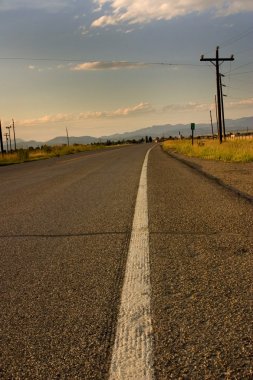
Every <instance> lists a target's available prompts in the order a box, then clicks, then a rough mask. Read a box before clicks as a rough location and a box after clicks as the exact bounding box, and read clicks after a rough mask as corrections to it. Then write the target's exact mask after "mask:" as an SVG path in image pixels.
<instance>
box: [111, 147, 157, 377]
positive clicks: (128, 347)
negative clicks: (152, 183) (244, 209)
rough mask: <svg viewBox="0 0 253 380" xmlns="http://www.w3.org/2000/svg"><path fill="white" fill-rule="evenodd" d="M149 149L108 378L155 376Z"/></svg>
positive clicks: (141, 183) (137, 206) (134, 221)
mask: <svg viewBox="0 0 253 380" xmlns="http://www.w3.org/2000/svg"><path fill="white" fill-rule="evenodd" d="M150 150H151V149H150ZM150 150H149V151H148V152H147V154H146V157H145V160H144V163H143V167H142V172H141V177H140V183H139V189H138V194H137V199H136V205H135V212H134V220H133V227H132V234H131V239H130V245H129V252H128V259H127V264H126V273H125V278H124V284H123V289H122V295H121V305H120V311H119V317H118V324H117V330H116V337H115V343H114V347H113V353H112V361H111V368H110V377H109V380H130V379H134V380H151V379H153V377H154V376H153V333H152V325H151V314H150V298H151V286H150V264H149V230H148V199H147V166H148V156H149V152H150Z"/></svg>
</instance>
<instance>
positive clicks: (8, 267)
mask: <svg viewBox="0 0 253 380" xmlns="http://www.w3.org/2000/svg"><path fill="white" fill-rule="evenodd" d="M147 149H148V147H147V146H141V147H127V148H122V149H118V150H115V151H107V152H99V153H96V154H83V155H82V154H79V155H76V156H68V157H63V158H59V159H54V160H48V161H43V162H42V161H41V162H34V163H28V164H24V165H15V166H12V167H4V168H0V176H1V189H0V198H1V200H2V202H1V203H2V212H1V216H0V245H1V246H0V247H1V248H0V259H1V260H0V261H1V265H0V274H1V323H0V326H1V337H2V339H1V358H0V362H1V373H0V378H3V379H57V378H60V379H104V378H107V374H108V372H109V366H110V358H111V346H112V344H113V341H114V335H115V326H116V321H117V313H118V305H119V299H120V295H121V288H122V281H123V277H124V271H125V262H126V255H127V251H128V245H129V236H130V231H131V227H132V219H133V213H134V207H135V200H136V193H137V189H138V184H139V177H140V172H141V167H142V163H143V159H144V157H145V153H146V151H147Z"/></svg>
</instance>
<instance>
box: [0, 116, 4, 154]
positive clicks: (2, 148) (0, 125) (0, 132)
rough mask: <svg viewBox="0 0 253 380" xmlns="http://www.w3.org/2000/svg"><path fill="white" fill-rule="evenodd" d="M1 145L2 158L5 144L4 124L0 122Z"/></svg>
mask: <svg viewBox="0 0 253 380" xmlns="http://www.w3.org/2000/svg"><path fill="white" fill-rule="evenodd" d="M0 145H1V152H2V156H3V155H4V144H3V135H2V123H1V120H0Z"/></svg>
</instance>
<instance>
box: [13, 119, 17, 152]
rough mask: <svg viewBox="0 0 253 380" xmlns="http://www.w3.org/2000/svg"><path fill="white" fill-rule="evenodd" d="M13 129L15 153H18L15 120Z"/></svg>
mask: <svg viewBox="0 0 253 380" xmlns="http://www.w3.org/2000/svg"><path fill="white" fill-rule="evenodd" d="M12 129H13V136H14V145H15V152H16V150H17V144H16V133H15V124H14V119H12Z"/></svg>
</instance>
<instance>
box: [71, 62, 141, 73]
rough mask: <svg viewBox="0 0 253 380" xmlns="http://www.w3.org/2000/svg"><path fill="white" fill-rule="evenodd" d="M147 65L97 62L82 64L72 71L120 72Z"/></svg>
mask: <svg viewBox="0 0 253 380" xmlns="http://www.w3.org/2000/svg"><path fill="white" fill-rule="evenodd" d="M146 66H147V64H145V63H140V62H126V61H108V62H105V61H104V62H103V61H97V62H84V63H80V64H78V65H76V66H74V67H72V69H71V70H73V71H88V70H120V69H137V68H142V67H146Z"/></svg>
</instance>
